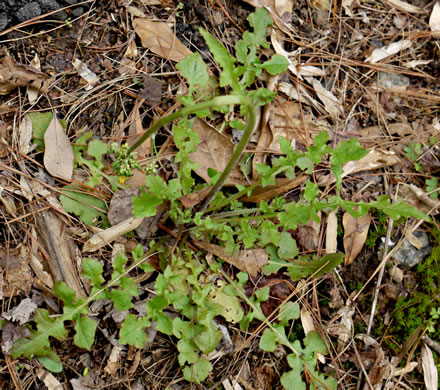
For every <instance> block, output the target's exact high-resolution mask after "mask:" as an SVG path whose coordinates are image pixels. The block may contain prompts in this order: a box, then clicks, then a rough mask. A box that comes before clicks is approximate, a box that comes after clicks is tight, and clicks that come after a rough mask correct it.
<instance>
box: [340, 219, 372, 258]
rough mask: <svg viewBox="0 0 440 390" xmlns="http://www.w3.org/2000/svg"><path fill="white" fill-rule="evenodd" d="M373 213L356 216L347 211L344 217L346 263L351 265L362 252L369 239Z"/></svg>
mask: <svg viewBox="0 0 440 390" xmlns="http://www.w3.org/2000/svg"><path fill="white" fill-rule="evenodd" d="M370 223H371V215H370V214H367V215H364V216H363V217H359V218H354V217H353V216H352V215H350V214H349V213H347V212H345V213H344V216H343V217H342V224H343V225H344V248H345V265H346V266H347V265H350V264H351V263H352V262H353V261H354V259H355V258H356V257H357V256H358V255H359V253H361V250H362V248H363V247H364V244H365V240H366V239H367V235H368V230H369V228H370Z"/></svg>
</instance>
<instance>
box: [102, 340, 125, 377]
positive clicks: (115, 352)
mask: <svg viewBox="0 0 440 390" xmlns="http://www.w3.org/2000/svg"><path fill="white" fill-rule="evenodd" d="M123 349H124V348H123V347H122V345H115V346H113V349H112V352H111V353H110V356H109V358H108V361H107V365H106V366H105V367H104V372H105V373H106V374H107V375H115V374H116V372H117V371H118V370H119V368H120V367H121V364H120V359H121V352H122V350H123Z"/></svg>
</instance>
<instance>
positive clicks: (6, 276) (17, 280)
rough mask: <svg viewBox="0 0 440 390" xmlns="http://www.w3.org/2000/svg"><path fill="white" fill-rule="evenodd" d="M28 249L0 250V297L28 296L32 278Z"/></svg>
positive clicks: (22, 247) (24, 247) (22, 246)
mask: <svg viewBox="0 0 440 390" xmlns="http://www.w3.org/2000/svg"><path fill="white" fill-rule="evenodd" d="M30 253H31V251H30V249H29V248H28V247H27V246H24V245H20V246H18V247H16V248H9V250H8V251H6V250H4V249H3V248H0V275H1V276H2V277H0V296H5V297H13V296H16V295H18V294H19V293H23V294H24V295H28V294H29V292H30V291H31V287H32V283H33V280H34V278H33V277H32V273H31V269H30V268H29V257H30Z"/></svg>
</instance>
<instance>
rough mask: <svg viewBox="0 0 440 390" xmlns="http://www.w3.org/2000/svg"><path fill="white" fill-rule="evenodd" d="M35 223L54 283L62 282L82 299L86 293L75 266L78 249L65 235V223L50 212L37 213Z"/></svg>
mask: <svg viewBox="0 0 440 390" xmlns="http://www.w3.org/2000/svg"><path fill="white" fill-rule="evenodd" d="M36 221H37V227H36V229H37V236H38V242H39V243H40V245H41V247H42V248H43V249H44V252H45V253H47V255H48V256H47V257H45V261H46V266H47V268H48V269H49V271H50V273H51V275H52V277H53V278H54V279H55V280H56V281H58V280H62V281H64V282H65V283H66V284H67V285H68V286H70V287H71V288H73V289H74V290H75V292H76V295H77V296H78V297H80V296H81V297H84V296H85V295H86V293H85V291H84V289H83V287H82V284H81V281H80V279H79V273H78V268H77V264H76V260H77V259H76V253H77V251H78V248H77V247H76V244H75V242H74V241H73V239H72V237H70V236H69V234H68V233H67V231H66V230H67V229H66V228H65V223H64V222H62V221H61V220H60V218H58V215H57V214H56V213H55V212H53V211H52V210H46V211H42V212H40V213H38V216H37V217H36ZM41 252H43V250H41Z"/></svg>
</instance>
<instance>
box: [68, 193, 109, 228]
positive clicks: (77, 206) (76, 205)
mask: <svg viewBox="0 0 440 390" xmlns="http://www.w3.org/2000/svg"><path fill="white" fill-rule="evenodd" d="M60 202H61V204H62V206H63V208H64V210H66V211H67V212H68V213H73V214H75V215H77V216H78V217H79V218H80V219H81V221H83V222H84V223H85V224H86V225H88V226H96V225H97V223H98V218H100V217H101V218H105V216H106V214H105V213H106V211H107V207H106V205H105V203H104V201H102V200H101V199H99V198H97V197H96V196H94V195H92V194H90V193H85V192H83V191H82V190H79V189H78V188H75V187H74V186H71V185H68V186H66V187H64V189H63V190H62V191H61V195H60Z"/></svg>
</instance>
